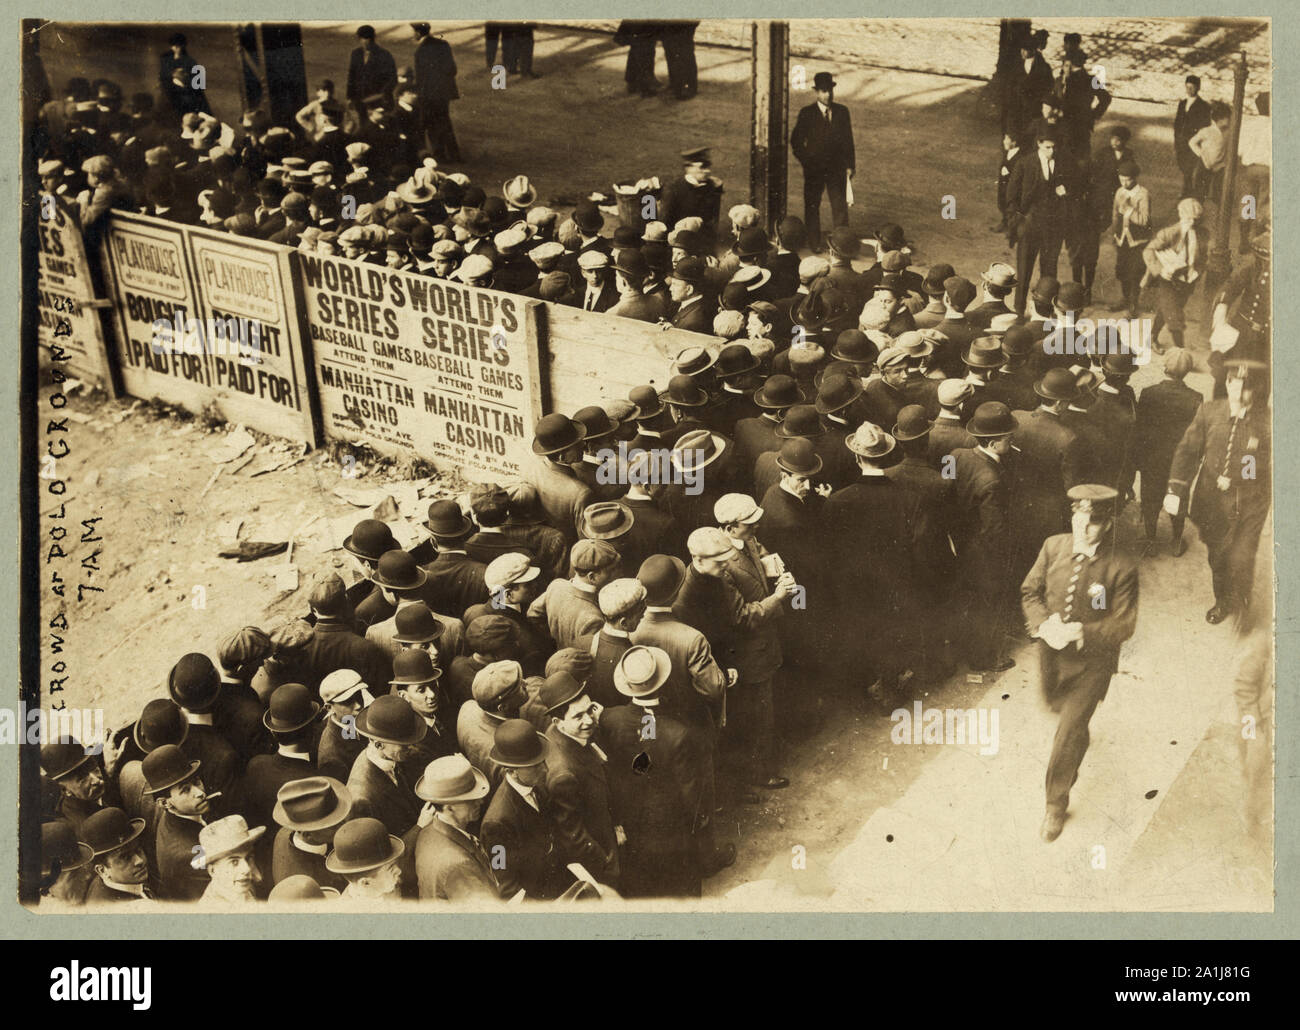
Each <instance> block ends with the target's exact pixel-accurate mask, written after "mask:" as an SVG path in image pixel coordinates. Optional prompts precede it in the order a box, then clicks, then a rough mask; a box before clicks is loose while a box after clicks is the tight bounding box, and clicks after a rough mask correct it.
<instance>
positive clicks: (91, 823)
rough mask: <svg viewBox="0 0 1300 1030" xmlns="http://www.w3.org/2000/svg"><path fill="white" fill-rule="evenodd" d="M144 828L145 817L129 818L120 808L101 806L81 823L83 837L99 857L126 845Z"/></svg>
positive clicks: (142, 831)
mask: <svg viewBox="0 0 1300 1030" xmlns="http://www.w3.org/2000/svg"><path fill="white" fill-rule="evenodd" d="M144 828H145V821H144V820H143V819H128V818H127V817H126V813H125V812H123V811H122V810H121V809H120V808H101V809H100V810H99V811H98V812H96V813H95V814H94V815H92V816H90V817H89V818H88V819H87V820H86V821H85V822H83V823H82V824H81V839H82V840H83V841H85V843H87V844H89V845H90V850H91V852H92V853H93V854H94V856H95V857H96V858H98V857H99V856H100V855H107V854H109V853H110V852H113V851H116V850H117V849H118V848H124V847H126V846H127V845H128V844H130V843H131V842H132V841H133V840H135V839H136V838H137V837H139V836H140V834H142V833H144Z"/></svg>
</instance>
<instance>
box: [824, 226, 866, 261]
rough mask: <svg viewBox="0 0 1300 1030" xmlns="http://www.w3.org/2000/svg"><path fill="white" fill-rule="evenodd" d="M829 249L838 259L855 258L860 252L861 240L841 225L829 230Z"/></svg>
mask: <svg viewBox="0 0 1300 1030" xmlns="http://www.w3.org/2000/svg"><path fill="white" fill-rule="evenodd" d="M830 247H831V250H832V251H833V252H834V253H836V254H838V255H839V256H840V257H846V258H855V257H857V256H858V255H859V254H860V253H861V252H862V240H860V239H859V238H858V236H857V234H856V233H855V232H854V231H853V230H852V229H849V228H847V227H845V226H842V225H841V226H840V227H839V228H837V229H832V230H831V237H830Z"/></svg>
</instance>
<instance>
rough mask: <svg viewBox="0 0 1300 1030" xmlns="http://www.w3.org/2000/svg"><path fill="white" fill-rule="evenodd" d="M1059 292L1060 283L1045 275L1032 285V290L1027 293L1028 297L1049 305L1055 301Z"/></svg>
mask: <svg viewBox="0 0 1300 1030" xmlns="http://www.w3.org/2000/svg"><path fill="white" fill-rule="evenodd" d="M1060 290H1061V284H1060V282H1059V281H1057V279H1056V278H1054V277H1053V276H1050V275H1045V276H1042V277H1041V278H1040V279H1039V280H1038V282H1036V283H1034V288H1033V289H1032V290H1030V291H1029V296H1030V297H1032V298H1033V299H1034V300H1036V301H1040V302H1041V303H1043V304H1050V303H1052V301H1054V300H1056V295H1057V293H1059V292H1060Z"/></svg>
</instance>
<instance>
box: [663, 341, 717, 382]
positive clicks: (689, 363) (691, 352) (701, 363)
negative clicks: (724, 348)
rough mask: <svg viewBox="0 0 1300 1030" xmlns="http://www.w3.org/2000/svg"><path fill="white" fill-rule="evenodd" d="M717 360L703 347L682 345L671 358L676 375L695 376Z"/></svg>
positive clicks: (710, 366) (715, 356) (714, 355)
mask: <svg viewBox="0 0 1300 1030" xmlns="http://www.w3.org/2000/svg"><path fill="white" fill-rule="evenodd" d="M717 360H718V355H717V354H712V353H710V352H709V350H708V349H707V348H705V347H683V348H682V349H681V350H679V351H678V352H677V355H676V356H675V357H674V358H673V372H675V373H676V374H678V375H688V376H697V375H699V374H700V373H701V372H704V371H707V370H708V369H710V368H712V367H713V365H714V363H716V362H717Z"/></svg>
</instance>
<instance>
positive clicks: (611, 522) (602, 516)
mask: <svg viewBox="0 0 1300 1030" xmlns="http://www.w3.org/2000/svg"><path fill="white" fill-rule="evenodd" d="M635 521H636V516H635V515H633V514H632V509H631V508H629V507H628V506H627V505H626V504H620V503H619V502H618V501H600V502H598V503H596V504H589V505H587V507H586V508H584V509H583V511H582V527H581V530H582V535H583V536H585V537H586V538H587V539H588V540H613V539H615V538H617V537H621V536H623V535H624V534H625V533H627V531H628V530H630V529H631V528H632V524H633V523H634V522H635Z"/></svg>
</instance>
